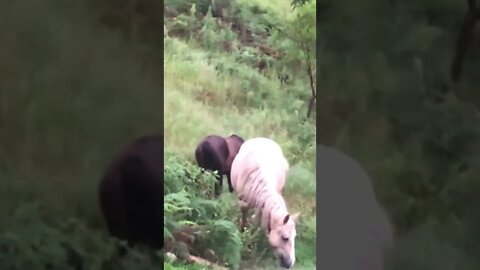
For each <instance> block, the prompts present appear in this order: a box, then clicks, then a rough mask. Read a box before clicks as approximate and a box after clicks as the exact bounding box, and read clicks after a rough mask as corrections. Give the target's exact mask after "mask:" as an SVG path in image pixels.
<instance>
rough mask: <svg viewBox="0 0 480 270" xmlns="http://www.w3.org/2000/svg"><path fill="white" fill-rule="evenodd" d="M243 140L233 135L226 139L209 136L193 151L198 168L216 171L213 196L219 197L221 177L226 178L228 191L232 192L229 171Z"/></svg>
mask: <svg viewBox="0 0 480 270" xmlns="http://www.w3.org/2000/svg"><path fill="white" fill-rule="evenodd" d="M243 142H244V140H243V139H242V138H241V137H240V136H238V135H235V134H232V135H230V136H228V137H220V136H217V135H210V136H207V137H205V138H204V139H203V140H202V141H201V142H200V143H199V144H198V146H197V148H196V149H195V158H196V160H197V164H198V166H200V167H201V168H203V169H205V170H211V171H215V170H216V171H218V174H217V176H216V177H217V182H216V183H215V196H217V197H218V196H219V195H220V193H221V191H222V187H223V175H226V176H227V181H228V190H229V191H230V192H233V187H232V181H231V178H230V169H231V167H232V162H233V160H234V159H235V156H236V155H237V153H238V150H239V149H240V146H242V144H243Z"/></svg>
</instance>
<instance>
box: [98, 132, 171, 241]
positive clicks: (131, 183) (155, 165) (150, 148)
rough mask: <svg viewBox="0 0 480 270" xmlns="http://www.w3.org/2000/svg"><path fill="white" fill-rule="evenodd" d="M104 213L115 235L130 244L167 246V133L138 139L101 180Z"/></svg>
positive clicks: (110, 229) (111, 232)
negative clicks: (165, 233)
mask: <svg viewBox="0 0 480 270" xmlns="http://www.w3.org/2000/svg"><path fill="white" fill-rule="evenodd" d="M100 204H101V208H102V213H103V215H104V218H105V221H106V223H107V226H108V230H109V232H110V234H111V235H112V236H115V237H118V238H120V239H122V240H126V241H127V242H128V243H129V245H134V244H145V245H148V246H151V247H153V248H162V247H163V230H162V228H163V136H162V135H154V136H145V137H142V138H139V139H137V140H136V141H134V142H133V143H132V144H131V145H130V146H129V147H127V148H126V149H125V150H124V151H123V152H122V154H120V155H119V156H118V157H117V159H115V160H114V162H113V163H112V164H111V166H110V167H109V168H108V170H107V173H106V174H105V176H104V177H103V179H102V182H101V184H100Z"/></svg>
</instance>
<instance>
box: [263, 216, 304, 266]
mask: <svg viewBox="0 0 480 270" xmlns="http://www.w3.org/2000/svg"><path fill="white" fill-rule="evenodd" d="M299 215H300V213H296V214H293V215H289V214H287V215H286V216H283V217H281V218H273V219H272V223H271V224H270V225H271V227H270V231H269V233H268V243H269V244H270V246H271V247H272V248H273V251H274V253H275V255H276V256H277V258H278V260H279V262H280V266H281V267H283V268H286V269H290V268H292V267H293V265H294V264H295V236H296V235H297V232H296V230H295V223H296V222H297V220H298V216H299Z"/></svg>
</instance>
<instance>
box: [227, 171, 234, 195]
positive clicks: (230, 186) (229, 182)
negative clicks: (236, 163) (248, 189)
mask: <svg viewBox="0 0 480 270" xmlns="http://www.w3.org/2000/svg"><path fill="white" fill-rule="evenodd" d="M227 182H228V191H230V193H232V192H233V186H232V179H231V178H230V172H228V173H227Z"/></svg>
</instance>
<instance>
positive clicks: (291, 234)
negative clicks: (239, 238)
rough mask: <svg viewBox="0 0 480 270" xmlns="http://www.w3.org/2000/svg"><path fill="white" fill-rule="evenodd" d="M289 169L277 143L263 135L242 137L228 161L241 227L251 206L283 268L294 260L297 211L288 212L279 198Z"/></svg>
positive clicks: (281, 198) (291, 265)
mask: <svg viewBox="0 0 480 270" xmlns="http://www.w3.org/2000/svg"><path fill="white" fill-rule="evenodd" d="M288 170H289V164H288V161H287V160H286V159H285V157H284V156H283V151H282V149H281V148H280V146H279V145H278V144H277V143H276V142H274V141H273V140H270V139H267V138H253V139H249V140H247V141H245V143H243V145H242V147H241V148H240V151H239V152H238V154H237V156H236V157H235V160H234V161H233V164H232V185H233V189H234V190H235V192H236V193H237V195H238V198H239V204H240V208H241V211H242V221H241V229H242V230H243V228H244V227H245V225H246V220H247V218H246V215H247V213H248V210H249V209H250V208H255V210H256V212H257V215H256V217H257V218H258V219H259V221H260V222H261V226H262V228H263V229H264V230H265V232H266V235H267V238H268V242H269V244H270V246H271V247H272V248H273V249H274V253H275V255H276V256H277V258H278V259H279V261H280V266H281V267H283V268H287V269H289V268H291V267H293V265H294V263H295V236H296V230H295V223H296V221H297V219H298V216H299V213H296V214H293V215H290V214H289V212H288V210H287V205H286V203H285V200H284V199H283V196H282V193H283V187H284V186H285V179H286V175H287V173H288Z"/></svg>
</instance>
